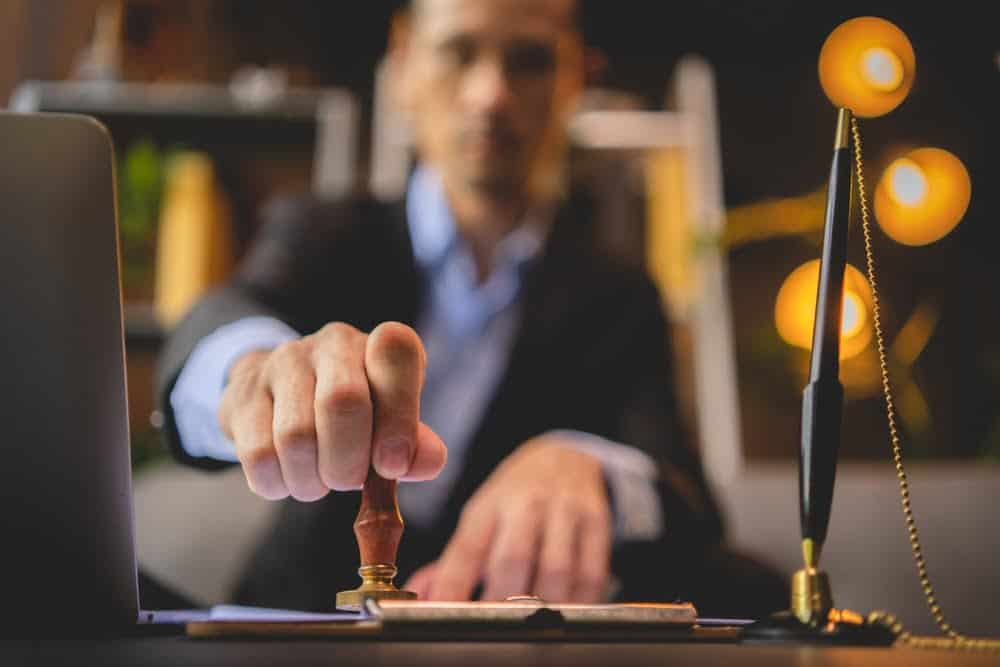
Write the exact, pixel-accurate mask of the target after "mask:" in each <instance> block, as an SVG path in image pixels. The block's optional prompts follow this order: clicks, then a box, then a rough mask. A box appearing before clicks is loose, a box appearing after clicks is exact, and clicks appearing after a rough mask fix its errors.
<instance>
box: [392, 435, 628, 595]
mask: <svg viewBox="0 0 1000 667" xmlns="http://www.w3.org/2000/svg"><path fill="white" fill-rule="evenodd" d="M610 552H611V510H610V507H609V502H608V496H607V491H606V489H605V483H604V477H603V474H602V470H601V464H600V463H599V462H598V461H597V460H596V459H595V458H593V457H592V456H590V455H589V454H585V453H583V452H579V451H576V450H574V449H572V448H571V447H569V446H567V444H566V443H564V442H562V441H561V440H560V438H557V437H555V436H540V437H538V438H535V439H533V440H529V441H528V442H526V443H524V444H523V445H521V446H520V447H519V448H518V449H517V450H516V451H515V452H514V453H513V454H511V455H510V456H509V457H508V458H507V459H506V460H505V461H504V462H503V463H502V464H500V466H498V467H497V469H496V470H495V471H494V472H493V474H492V475H491V476H490V477H489V478H488V479H487V480H486V482H485V483H484V484H483V485H482V487H480V489H479V490H478V491H477V492H476V493H475V494H474V495H473V496H472V498H470V499H469V502H468V503H467V504H466V506H465V509H464V510H463V511H462V516H461V518H460V520H459V523H458V527H457V529H456V530H455V534H454V536H453V537H452V539H451V541H450V542H449V543H448V545H447V547H445V550H444V552H443V553H442V554H441V557H440V558H439V559H438V560H437V561H435V562H433V563H431V564H429V565H426V566H424V567H423V568H421V569H420V570H418V571H417V572H416V573H414V575H413V577H412V578H411V579H410V581H409V582H408V583H407V584H406V588H407V589H409V590H413V591H415V592H416V593H417V595H418V596H419V597H420V598H421V599H430V600H468V599H469V596H470V595H471V594H472V592H473V589H474V588H475V587H476V585H477V584H478V583H482V584H483V592H482V599H483V600H503V599H504V598H506V597H509V596H512V595H527V594H532V595H539V596H541V597H542V598H543V599H545V600H546V601H548V602H568V601H569V602H590V603H593V602H600V601H601V600H602V599H603V597H604V594H605V591H606V589H607V583H608V570H609V561H610Z"/></svg>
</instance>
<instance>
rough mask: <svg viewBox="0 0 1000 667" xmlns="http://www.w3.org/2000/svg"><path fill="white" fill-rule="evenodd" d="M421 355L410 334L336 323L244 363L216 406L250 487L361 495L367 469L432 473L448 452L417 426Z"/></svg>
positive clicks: (401, 328) (279, 492) (393, 326)
mask: <svg viewBox="0 0 1000 667" xmlns="http://www.w3.org/2000/svg"><path fill="white" fill-rule="evenodd" d="M424 365H425V356H424V348H423V344H422V343H421V342H420V338H419V337H418V336H417V334H416V332H414V331H413V329H411V328H410V327H408V326H406V325H403V324H399V323H397V322H386V323H383V324H380V325H379V326H378V327H376V328H375V329H374V330H373V331H372V332H371V333H370V334H365V333H363V332H361V331H358V330H357V329H355V328H354V327H351V326H349V325H347V324H342V323H332V324H328V325H326V326H325V327H323V328H322V329H321V330H319V331H318V332H316V333H314V334H312V335H310V336H306V337H304V338H301V339H299V340H296V341H291V342H289V343H285V344H284V345H281V346H279V347H277V348H275V349H274V350H271V351H268V352H264V351H261V352H251V353H248V354H246V355H244V356H242V357H240V358H239V359H238V360H237V361H236V363H235V364H233V366H232V368H231V369H230V372H229V381H228V384H227V385H226V389H225V391H224V392H223V395H222V402H221V404H220V406H219V422H220V425H221V426H222V430H223V432H224V433H225V434H226V436H228V437H229V438H230V439H231V440H233V442H234V443H235V444H236V455H237V457H238V458H239V461H240V464H241V465H242V466H243V472H244V474H245V475H246V478H247V483H248V484H249V486H250V489H251V490H253V491H254V492H255V493H257V494H258V495H260V496H263V497H265V498H269V499H272V500H276V499H280V498H284V497H286V496H288V495H291V496H292V497H293V498H295V499H297V500H303V501H311V500H317V499H319V498H322V497H323V496H325V495H326V494H327V493H329V492H330V491H331V490H336V491H341V490H348V489H359V488H361V485H362V484H363V483H364V481H365V477H366V476H367V474H368V468H369V465H374V467H375V470H376V472H378V474H380V475H381V476H382V477H385V478H387V479H402V480H425V479H431V478H433V477H435V476H437V474H438V472H440V470H441V468H442V467H443V466H444V463H445V459H446V457H447V452H446V450H445V446H444V443H442V442H441V439H440V438H439V437H438V436H437V435H436V434H435V433H434V432H433V431H432V430H431V429H430V428H429V427H428V426H427V425H426V424H423V423H422V422H421V421H420V391H421V388H422V386H423V382H424Z"/></svg>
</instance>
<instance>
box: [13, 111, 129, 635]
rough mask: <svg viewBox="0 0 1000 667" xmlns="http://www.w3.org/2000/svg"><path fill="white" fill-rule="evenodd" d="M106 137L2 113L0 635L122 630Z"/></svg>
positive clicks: (125, 615)
mask: <svg viewBox="0 0 1000 667" xmlns="http://www.w3.org/2000/svg"><path fill="white" fill-rule="evenodd" d="M113 161H114V160H113V154H112V149H111V143H110V139H109V137H108V133H107V132H106V130H105V129H104V128H103V127H102V126H101V125H99V124H98V123H97V122H96V121H94V120H92V119H89V118H86V117H83V116H69V115H47V114H9V113H2V112H0V211H2V213H0V216H2V219H0V312H2V313H3V315H2V318H3V325H2V326H0V350H2V354H3V367H2V371H0V424H2V425H3V426H2V428H3V434H2V436H0V460H2V465H0V526H2V529H0V530H2V534H3V543H4V546H3V547H2V548H0V563H2V569H0V577H2V579H3V584H2V586H0V590H2V591H3V598H4V603H3V604H2V605H0V609H2V611H0V634H6V635H10V634H15V635H21V634H24V631H35V632H41V633H43V634H48V632H49V631H51V633H53V634H61V633H62V632H61V631H66V630H70V631H73V632H76V631H81V630H86V629H90V630H97V629H109V628H115V627H124V626H127V625H131V624H135V622H136V619H137V618H138V611H139V597H138V588H137V582H136V563H135V552H134V546H133V533H132V489H131V467H130V460H129V432H128V407H127V403H126V392H125V361H124V345H123V335H122V310H121V295H120V288H119V280H118V249H117V225H116V220H115V190H114V173H115V172H114V165H113Z"/></svg>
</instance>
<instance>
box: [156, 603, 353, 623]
mask: <svg viewBox="0 0 1000 667" xmlns="http://www.w3.org/2000/svg"><path fill="white" fill-rule="evenodd" d="M141 616H142V618H141V622H144V623H154V624H168V625H170V624H184V623H195V622H205V621H225V622H260V623H302V622H320V623H323V622H331V621H362V620H366V619H367V618H368V614H366V613H360V614H359V613H356V612H331V613H316V612H309V611H297V610H294V609H271V608H268V607H245V606H241V605H230V604H220V605H215V606H214V607H212V608H210V609H169V610H163V611H143V612H142V614H141Z"/></svg>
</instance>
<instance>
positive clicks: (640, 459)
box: [551, 430, 663, 543]
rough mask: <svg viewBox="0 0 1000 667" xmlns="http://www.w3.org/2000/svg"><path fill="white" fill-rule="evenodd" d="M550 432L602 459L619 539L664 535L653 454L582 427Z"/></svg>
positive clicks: (646, 538)
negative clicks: (586, 430) (577, 429)
mask: <svg viewBox="0 0 1000 667" xmlns="http://www.w3.org/2000/svg"><path fill="white" fill-rule="evenodd" d="M551 435H554V436H559V437H560V438H562V439H563V440H564V441H565V442H566V445H567V446H569V447H572V448H573V449H575V450H577V451H580V452H583V453H585V454H590V455H591V456H593V457H594V458H596V459H597V460H598V461H600V463H601V466H602V467H603V468H604V477H605V479H606V480H607V482H608V490H609V492H610V494H611V507H612V508H613V511H614V516H613V522H614V526H613V531H614V540H615V542H616V543H618V542H631V541H652V540H655V539H658V538H659V537H660V536H662V535H663V507H662V505H661V504H660V494H659V492H657V490H656V481H657V479H658V477H659V474H658V472H657V465H656V462H655V461H654V460H653V459H652V457H650V456H649V455H648V454H646V453H645V452H643V451H642V450H640V449H638V448H637V447H631V446H629V445H623V444H621V443H619V442H614V441H611V440H608V439H607V438H602V437H600V436H597V435H593V434H592V433H584V432H583V431H571V430H559V431H552V432H551Z"/></svg>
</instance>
